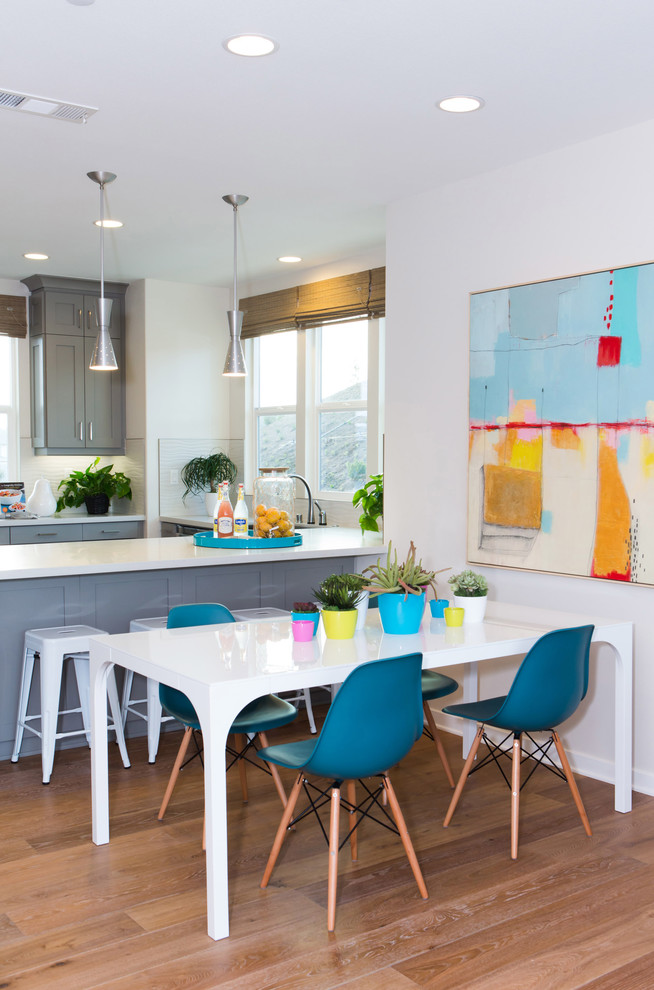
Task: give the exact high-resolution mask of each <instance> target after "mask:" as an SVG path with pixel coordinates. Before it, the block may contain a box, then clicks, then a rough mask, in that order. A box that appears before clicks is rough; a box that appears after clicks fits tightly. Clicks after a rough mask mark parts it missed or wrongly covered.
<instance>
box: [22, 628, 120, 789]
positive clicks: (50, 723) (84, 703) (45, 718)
mask: <svg viewBox="0 0 654 990" xmlns="http://www.w3.org/2000/svg"><path fill="white" fill-rule="evenodd" d="M105 631H106V630H104V629H95V628H94V627H93V626H50V627H48V628H46V629H28V630H26V632H25V645H24V649H23V671H22V675H21V684H20V694H19V698H18V716H17V719H16V736H15V742H14V751H13V753H12V756H11V762H12V763H17V762H18V757H19V755H20V749H21V746H22V743H23V733H24V732H25V730H27V732H32V733H33V734H34V735H35V736H38V737H39V739H40V740H41V765H42V769H43V783H44V784H48V783H50V776H51V774H52V765H53V763H54V754H55V743H56V741H57V739H67V738H69V737H70V736H82V735H85V736H86V740H87V742H88V744H89V746H90V745H91V730H90V724H91V720H90V704H89V638H90V637H91V636H100V635H102V634H103V633H105ZM37 658H38V659H39V678H40V686H41V711H40V712H38V713H36V714H33V715H28V714H27V706H28V702H29V695H30V688H31V686H32V679H33V674H34V661H35V659H37ZM67 659H72V660H73V661H74V663H75V677H76V679H77V690H78V693H79V701H80V707H79V708H68V709H66V710H60V709H59V699H60V695H61V681H62V676H63V668H64V660H67ZM107 694H108V696H109V706H110V709H111V716H112V720H111V721H110V723H109V728H110V729H113V731H114V732H115V733H116V742H117V743H118V746H119V748H120V755H121V757H122V760H123V765H124V766H125V767H129V765H130V763H129V756H128V755H127V747H126V746H125V736H124V734H123V723H122V719H121V715H120V704H119V702H118V689H117V687H116V675H115V673H114V669H113V667H111V668H110V670H109V674H108V677H107ZM74 713H81V716H82V723H83V728H82V729H73V730H69V731H66V732H57V722H58V719H59V716H60V715H70V714H74ZM37 719H38V720H39V721H40V726H41V727H40V729H36V728H34V726H33V725H30V722H32V721H35V720H37Z"/></svg>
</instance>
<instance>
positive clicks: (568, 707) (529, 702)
mask: <svg viewBox="0 0 654 990" xmlns="http://www.w3.org/2000/svg"><path fill="white" fill-rule="evenodd" d="M593 629H594V626H577V627H574V628H571V629H555V630H554V631H552V632H549V633H545V635H544V636H541V638H540V639H539V640H538V641H537V642H536V643H534V645H533V646H532V648H531V649H530V650H529V652H528V653H527V655H526V656H525V658H524V660H523V661H522V663H521V664H520V667H519V668H518V672H517V673H516V675H515V678H514V680H513V684H512V685H511V687H510V689H509V693H508V694H507V695H504V696H502V697H499V698H489V699H488V700H487V701H473V702H469V703H466V704H460V705H447V706H446V707H445V708H444V709H443V711H444V712H447V713H448V714H449V715H458V716H459V717H460V718H467V719H471V720H472V721H475V722H479V723H480V725H479V728H478V729H477V734H476V736H475V739H474V742H473V744H472V746H471V748H470V752H469V754H468V758H467V760H466V762H465V765H464V767H463V770H462V771H461V776H460V777H459V782H458V784H457V785H456V789H455V791H454V794H453V796H452V800H451V802H450V807H449V809H448V812H447V815H446V816H445V821H444V822H443V825H444V826H445V828H447V826H448V825H449V824H450V822H451V820H452V815H453V814H454V809H455V808H456V806H457V803H458V801H459V798H460V796H461V792H462V790H463V787H464V784H465V782H466V780H467V778H468V776H469V775H470V774H471V773H474V772H475V771H476V770H480V769H481V768H482V767H483V766H486V764H487V763H489V762H491V761H492V762H494V763H496V764H497V766H498V767H499V768H500V770H501V772H502V775H503V777H504V779H505V781H506V782H507V784H508V785H509V787H510V788H511V858H512V859H517V858H518V826H519V810H520V789H521V787H522V786H524V784H526V783H527V780H529V777H531V774H532V773H533V772H534V770H535V769H536V766H539V765H540V766H544V767H546V768H547V769H548V770H551V771H552V772H553V773H555V774H557V776H559V777H562V778H563V779H565V780H567V782H568V786H569V787H570V790H571V791H572V797H573V799H574V802H575V804H576V806H577V811H578V812H579V817H580V818H581V822H582V825H583V827H584V830H585V832H586V835H592V832H591V828H590V822H589V821H588V816H587V814H586V810H585V808H584V805H583V802H582V800H581V795H580V793H579V789H578V787H577V784H576V782H575V779H574V777H573V776H572V771H571V769H570V764H569V762H568V758H567V756H566V754H565V750H564V749H563V745H562V744H561V740H560V738H559V735H558V733H557V731H556V727H557V726H559V725H560V724H561V723H562V722H564V721H565V720H566V719H568V718H570V716H571V715H572V714H573V713H574V712H575V711H576V709H577V707H578V706H579V704H580V702H581V701H582V700H583V699H584V698H585V696H586V691H587V690H588V660H589V656H590V641H591V638H592V635H593ZM487 725H488V726H491V727H492V728H496V729H502V730H506V731H507V732H508V735H506V736H505V737H504V739H503V740H502V742H501V743H499V745H496V744H495V743H494V742H492V740H490V739H489V738H488V736H487V734H486V732H485V726H487ZM532 732H549V733H550V738H549V739H548V740H547V741H546V742H545V743H542V744H541V743H538V742H537V741H536V740H535V739H534V738H533V737H532V735H531V733H532ZM523 736H527V738H528V739H529V740H530V742H531V745H532V749H530V750H526V749H524V748H523V745H522V740H523ZM510 738H512V744H511V749H510V750H508V749H504V748H503V745H504V744H505V743H506V742H507V740H508V739H510ZM482 741H484V742H485V743H486V744H487V746H488V750H489V752H488V754H487V755H486V756H485V757H484V759H483V760H481V761H480V762H479V764H478V765H477V766H475V767H474V768H473V763H474V761H475V758H476V756H477V751H478V749H479V746H480V744H481V742H482ZM552 744H553V745H554V746H555V748H556V751H557V753H558V756H559V760H560V763H561V767H559V766H558V764H557V763H555V762H554V761H553V760H552V759H551V757H550V756H549V755H548V753H549V750H550V748H551V746H552ZM502 757H509V758H510V759H511V779H510V780H509V778H508V776H507V774H506V773H505V772H504V768H503V766H502V763H501V762H500V760H501V758H502ZM528 759H531V760H534V761H535V765H534V767H533V768H532V770H531V772H530V773H529V774H528V776H527V777H526V779H525V780H524V782H523V783H522V784H521V781H520V768H521V764H522V763H523V762H525V761H526V760H528Z"/></svg>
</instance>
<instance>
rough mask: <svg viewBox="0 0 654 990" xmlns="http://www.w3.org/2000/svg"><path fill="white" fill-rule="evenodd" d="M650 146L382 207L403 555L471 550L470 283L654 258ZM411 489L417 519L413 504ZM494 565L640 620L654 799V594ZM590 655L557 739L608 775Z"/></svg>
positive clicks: (649, 783)
mask: <svg viewBox="0 0 654 990" xmlns="http://www.w3.org/2000/svg"><path fill="white" fill-rule="evenodd" d="M653 151H654V123H648V124H645V125H641V126H638V127H634V128H629V129H626V130H624V131H620V132H617V133H614V134H609V135H606V136H605V137H602V138H599V139H596V140H593V141H589V142H584V143H581V144H578V145H574V146H572V147H569V148H566V149H563V150H561V151H558V152H556V153H552V154H549V155H547V156H543V157H540V158H535V159H531V160H529V161H525V162H522V163H519V164H517V165H514V166H511V167H510V168H505V169H502V170H499V171H496V172H490V173H485V174H483V175H481V176H478V177H476V178H473V179H470V180H466V181H463V182H460V183H457V184H453V185H450V186H448V187H446V188H444V189H438V190H433V191H431V192H429V193H427V194H423V195H420V196H416V197H414V198H410V199H405V200H403V201H401V202H397V203H395V204H394V205H392V206H391V207H390V208H389V210H388V216H387V245H386V255H387V362H386V369H387V371H386V452H385V453H386V456H385V463H386V477H385V491H384V499H385V512H384V525H385V534H386V536H387V537H390V538H392V540H393V541H394V543H397V545H398V549H399V550H400V552H403V551H404V549H405V548H406V546H408V542H409V540H410V539H411V538H413V539H414V540H415V542H416V544H417V546H418V550H419V552H420V553H422V556H423V557H424V559H425V562H426V563H428V564H429V565H430V566H433V567H444V566H448V565H451V566H453V567H454V568H457V569H458V568H460V567H461V566H462V565H463V564H464V562H465V560H466V497H467V495H466V467H467V418H468V409H467V403H468V297H469V293H470V292H472V291H479V290H483V289H491V288H496V287H498V286H503V285H512V284H516V283H521V282H529V281H534V280H538V279H548V278H556V277H560V276H566V275H572V274H576V273H580V272H586V271H593V270H602V269H608V268H612V267H618V266H622V265H629V264H636V263H642V262H646V261H650V260H652V258H653V257H654V237H653V235H652V225H651V217H652V216H654V183H652V179H651V162H652V152H653ZM653 390H654V385H653ZM411 491H414V492H415V493H416V494H417V503H418V505H419V506H420V513H419V518H416V516H415V513H413V512H411V513H406V511H405V507H406V505H407V503H408V502H409V498H410V493H411ZM412 504H415V500H412ZM653 524H654V521H653ZM485 573H486V575H487V577H488V578H489V582H490V588H491V595H492V596H493V597H494V598H496V599H499V600H505V601H515V602H524V603H529V604H533V605H538V604H542V605H543V606H549V607H554V608H561V609H565V610H566V611H578V612H581V613H583V612H590V613H593V612H596V613H599V614H605V615H610V616H614V617H616V618H626V619H633V620H634V621H635V623H636V635H635V645H636V669H635V690H634V697H635V702H634V706H635V707H634V712H635V729H634V744H635V748H634V767H635V773H634V786H635V787H636V789H638V790H642V791H645V792H647V793H652V794H654V749H653V748H652V746H651V744H650V738H649V733H648V725H649V720H650V718H651V705H652V702H653V701H654V662H653V660H652V658H653V657H654V608H653V606H654V589H651V588H643V587H634V586H625V585H623V584H617V583H612V582H603V581H594V580H591V579H582V578H578V579H576V578H564V577H558V576H554V575H545V574H535V573H524V572H520V571H514V570H510V569H506V568H486V569H485ZM446 577H447V575H445V578H446ZM446 588H447V585H446V584H445V585H441V591H442V592H444V591H445V589H446ZM594 652H595V656H596V660H595V661H594V665H593V678H592V684H591V689H590V692H589V698H588V699H587V703H585V704H584V707H583V709H582V710H580V713H578V716H577V717H576V718H575V720H574V722H573V724H572V727H566V731H565V733H564V735H565V738H566V740H567V742H568V745H569V746H570V748H571V751H572V757H573V760H572V762H573V765H576V766H577V767H578V768H579V769H580V770H581V771H582V772H586V773H589V774H591V775H593V776H597V777H602V778H604V779H612V774H613V768H612V752H613V749H612V739H613V724H614V722H613V701H614V695H613V680H612V678H613V660H612V657H611V654H610V652H609V650H608V649H607V648H603V649H599V650H596V651H594ZM512 670H513V664H511V665H508V664H504V665H503V669H502V670H501V672H498V673H496V674H493V675H484V679H483V683H482V690H483V691H486V692H487V691H489V690H490V691H493V692H496V693H499V691H500V690H502V689H503V687H504V685H506V683H507V682H508V681H510V676H511V671H512ZM498 689H499V690H498Z"/></svg>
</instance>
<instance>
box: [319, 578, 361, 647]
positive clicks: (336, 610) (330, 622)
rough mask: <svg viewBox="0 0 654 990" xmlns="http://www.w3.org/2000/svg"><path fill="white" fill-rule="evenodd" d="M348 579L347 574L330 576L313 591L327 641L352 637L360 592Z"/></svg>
mask: <svg viewBox="0 0 654 990" xmlns="http://www.w3.org/2000/svg"><path fill="white" fill-rule="evenodd" d="M349 577H350V575H349V574H330V576H329V577H326V578H325V579H324V581H323V582H322V583H321V584H320V586H319V587H318V588H316V589H314V592H313V593H314V595H315V596H316V600H317V602H318V604H319V605H320V614H321V615H322V622H323V626H324V628H325V635H326V636H327V638H328V639H350V637H351V636H354V630H355V628H356V624H357V617H358V614H359V613H358V612H357V602H358V601H359V598H360V597H361V591H360V589H359V588H356V587H353V586H352V582H351V581H349V580H348V578H349Z"/></svg>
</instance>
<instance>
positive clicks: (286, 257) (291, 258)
mask: <svg viewBox="0 0 654 990" xmlns="http://www.w3.org/2000/svg"><path fill="white" fill-rule="evenodd" d="M277 261H283V262H285V263H286V264H287V265H296V264H297V263H298V261H302V258H298V257H297V255H295V254H283V255H282V257H281V258H278V259H277Z"/></svg>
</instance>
